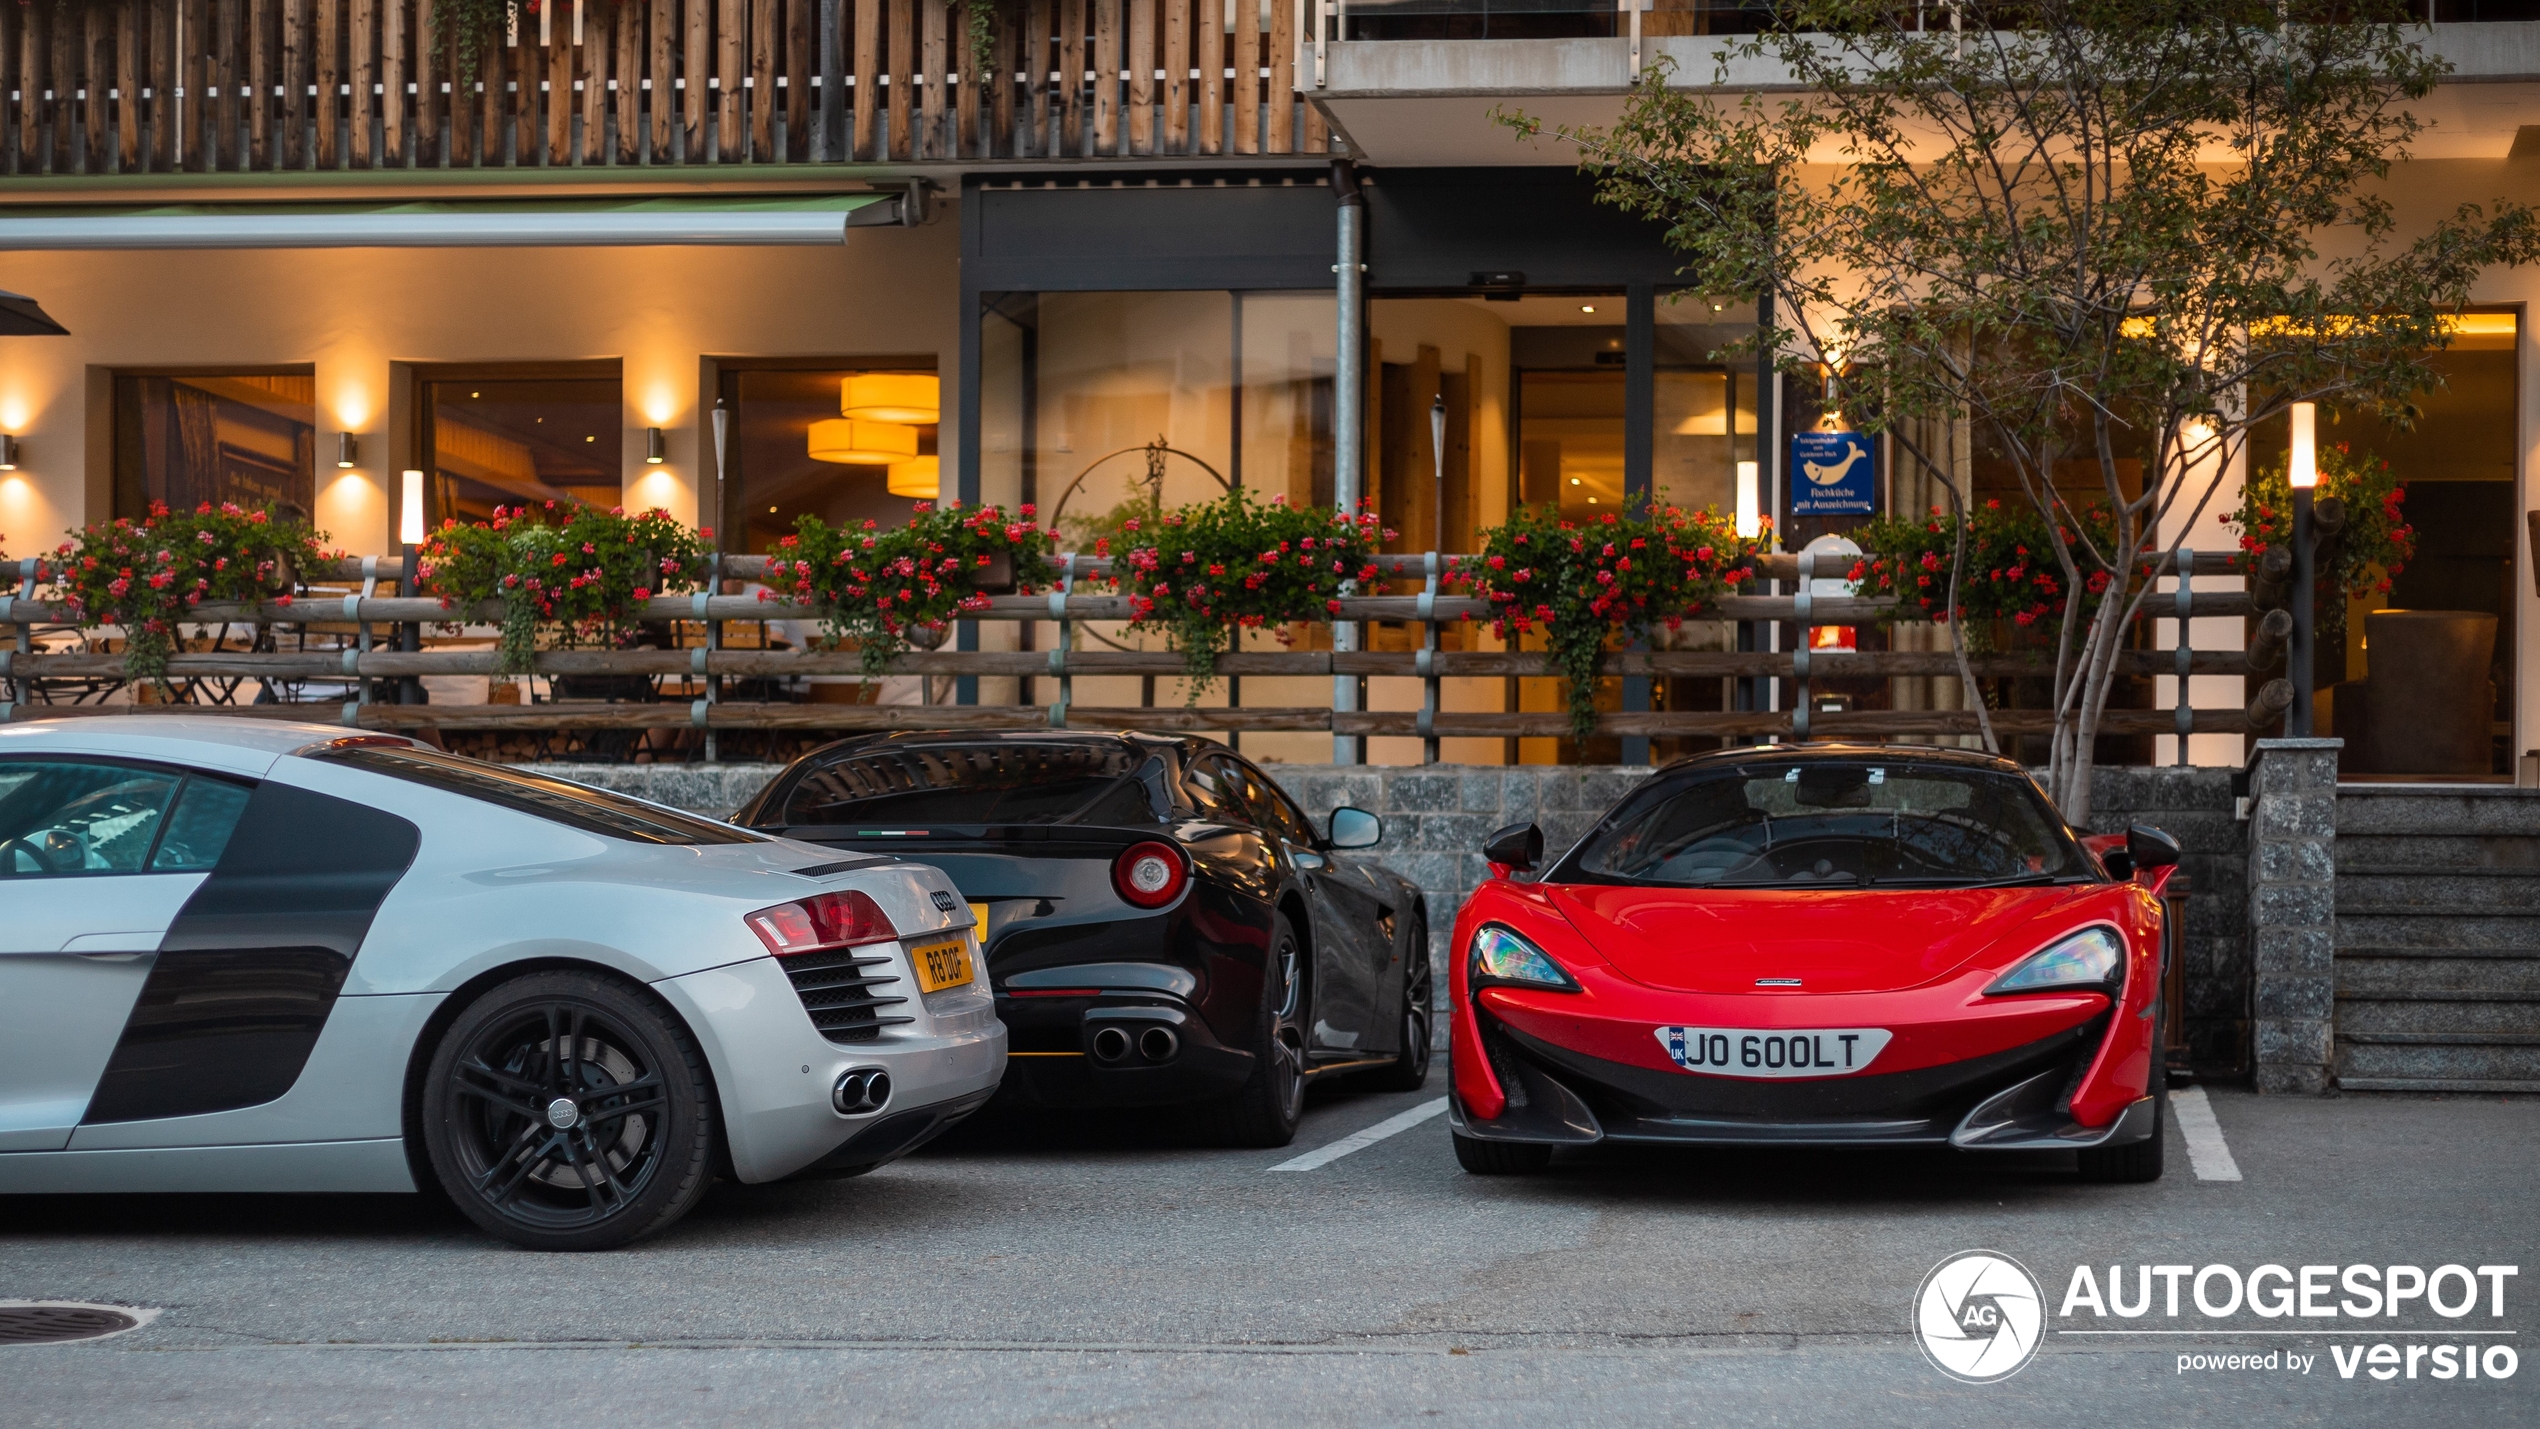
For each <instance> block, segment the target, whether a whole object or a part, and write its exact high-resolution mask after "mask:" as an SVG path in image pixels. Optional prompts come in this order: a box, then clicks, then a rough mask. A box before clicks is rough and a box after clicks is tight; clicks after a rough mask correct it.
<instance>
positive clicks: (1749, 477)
mask: <svg viewBox="0 0 2540 1429" xmlns="http://www.w3.org/2000/svg"><path fill="white" fill-rule="evenodd" d="M1761 472H1762V468H1761V467H1759V466H1758V465H1757V464H1756V463H1754V462H1751V461H1742V462H1739V463H1738V464H1737V516H1736V520H1737V533H1738V534H1739V535H1740V536H1743V537H1745V538H1746V539H1747V540H1750V541H1752V540H1754V539H1755V534H1756V533H1757V532H1758V531H1761V530H1762V529H1763V505H1764V492H1763V483H1762V481H1761V479H1760V477H1761Z"/></svg>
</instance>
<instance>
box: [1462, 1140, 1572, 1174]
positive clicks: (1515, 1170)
mask: <svg viewBox="0 0 2540 1429" xmlns="http://www.w3.org/2000/svg"><path fill="white" fill-rule="evenodd" d="M1455 1164H1456V1165H1458V1166H1461V1167H1463V1168H1464V1169H1465V1170H1467V1171H1470V1172H1472V1173H1473V1174H1474V1175H1476V1176H1525V1175H1530V1174H1532V1173H1534V1172H1537V1171H1540V1170H1542V1169H1543V1168H1545V1167H1546V1166H1549V1165H1551V1164H1552V1148H1551V1147H1549V1146H1539V1145H1537V1144H1535V1143H1534V1142H1531V1141H1484V1140H1482V1139H1481V1138H1480V1137H1478V1136H1457V1137H1456V1138H1455Z"/></svg>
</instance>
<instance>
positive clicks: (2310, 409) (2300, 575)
mask: <svg viewBox="0 0 2540 1429" xmlns="http://www.w3.org/2000/svg"><path fill="white" fill-rule="evenodd" d="M2318 431H2319V404H2318V403H2316V402H2296V403H2294V404H2293V443H2292V451H2291V457H2292V462H2291V465H2290V467H2289V469H2288V471H2289V475H2290V478H2291V482H2292V486H2293V649H2292V653H2291V656H2290V658H2289V660H2288V666H2289V668H2287V669H2286V671H2285V673H2286V674H2287V675H2289V676H2290V677H2291V679H2292V684H2293V708H2292V709H2290V710H2288V711H2286V712H2285V716H2284V732H2285V733H2286V734H2287V735H2289V736H2291V737H2292V738H2295V739H2307V738H2309V737H2310V734H2311V626H2312V611H2311V582H2312V572H2311V543H2312V535H2311V490H2312V488H2314V487H2316V486H2318V485H2319V481H2320V468H2319V440H2318Z"/></svg>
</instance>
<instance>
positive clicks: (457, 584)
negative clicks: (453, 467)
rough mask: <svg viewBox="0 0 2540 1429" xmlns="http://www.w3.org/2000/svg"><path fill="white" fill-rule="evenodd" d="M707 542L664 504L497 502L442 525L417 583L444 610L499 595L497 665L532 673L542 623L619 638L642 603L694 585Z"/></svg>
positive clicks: (420, 559)
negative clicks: (641, 508)
mask: <svg viewBox="0 0 2540 1429" xmlns="http://www.w3.org/2000/svg"><path fill="white" fill-rule="evenodd" d="M710 539H712V533H711V532H705V531H692V530H690V529H689V528H688V527H686V526H684V525H681V524H680V523H679V522H678V521H676V520H674V519H672V518H671V516H670V514H669V513H668V512H665V511H661V510H658V509H656V510H652V511H645V512H640V513H637V514H634V515H629V514H628V513H627V512H626V511H625V510H624V509H623V508H616V507H613V508H611V509H609V510H606V511H603V510H601V509H599V508H598V507H595V506H580V505H567V504H565V503H561V502H555V501H550V502H548V503H546V504H545V505H543V506H518V507H511V508H504V507H500V506H498V507H496V508H494V515H493V519H492V520H490V521H479V522H474V523H470V524H464V525H463V524H461V523H459V522H457V521H444V522H443V523H441V529H440V530H438V531H435V532H433V533H432V534H431V537H430V539H428V540H427V541H425V542H424V544H423V545H422V546H421V547H419V548H418V549H417V551H416V553H415V554H416V575H417V579H418V589H419V590H420V591H421V592H422V593H423V594H425V595H427V596H434V597H437V598H439V600H440V602H441V606H442V608H443V609H444V610H449V609H466V608H468V607H472V606H476V605H480V604H483V603H484V602H487V601H499V602H501V603H502V607H503V620H502V636H501V639H500V641H499V642H498V644H497V646H496V651H497V654H496V658H495V669H496V672H497V673H498V674H504V675H526V674H528V673H530V669H531V666H532V663H533V661H534V658H535V656H536V654H537V651H538V638H539V633H540V632H541V631H542V630H547V629H552V630H554V631H556V632H557V638H558V639H559V641H560V642H561V643H563V644H567V645H572V644H578V643H582V642H585V641H607V642H610V643H615V642H616V641H618V640H619V639H621V638H622V637H623V634H624V631H625V628H626V626H627V625H628V624H629V623H630V621H631V620H632V618H633V616H634V614H635V610H636V608H637V607H639V606H641V605H642V604H643V603H644V602H645V601H648V600H650V599H652V598H653V597H654V596H655V595H660V594H667V593H668V592H670V591H672V590H686V589H693V588H694V587H695V585H696V583H697V578H698V575H699V574H700V573H701V572H702V570H703V568H704V567H703V560H704V556H705V553H706V542H707V541H708V540H710Z"/></svg>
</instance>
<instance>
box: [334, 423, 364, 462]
mask: <svg viewBox="0 0 2540 1429" xmlns="http://www.w3.org/2000/svg"><path fill="white" fill-rule="evenodd" d="M361 451H362V448H361V443H359V442H356V441H354V440H353V434H352V433H351V432H337V433H336V434H335V464H336V465H337V466H340V467H343V468H345V469H347V470H350V469H351V468H352V466H353V464H354V463H355V462H358V461H360V460H361V459H362V458H361Z"/></svg>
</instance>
